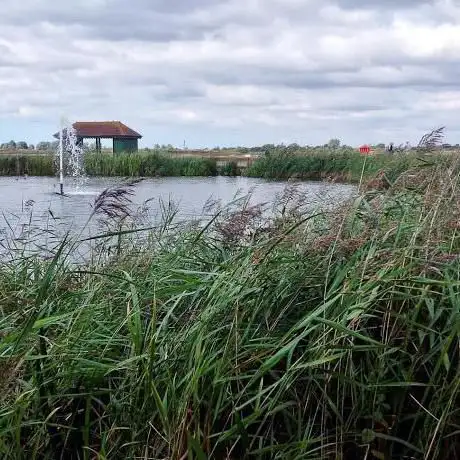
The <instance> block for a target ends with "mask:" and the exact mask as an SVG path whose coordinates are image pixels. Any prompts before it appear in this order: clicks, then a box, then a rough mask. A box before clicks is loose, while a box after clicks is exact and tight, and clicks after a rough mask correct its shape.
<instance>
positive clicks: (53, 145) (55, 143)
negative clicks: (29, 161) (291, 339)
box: [50, 141, 59, 150]
mask: <svg viewBox="0 0 460 460" xmlns="http://www.w3.org/2000/svg"><path fill="white" fill-rule="evenodd" d="M58 147H59V141H53V142H51V143H50V150H57V149H58Z"/></svg>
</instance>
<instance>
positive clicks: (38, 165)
mask: <svg viewBox="0 0 460 460" xmlns="http://www.w3.org/2000/svg"><path fill="white" fill-rule="evenodd" d="M24 174H28V175H30V176H53V175H54V164H53V156H51V155H49V156H48V155H36V156H33V155H17V156H3V155H0V176H16V175H20V176H22V175H24Z"/></svg>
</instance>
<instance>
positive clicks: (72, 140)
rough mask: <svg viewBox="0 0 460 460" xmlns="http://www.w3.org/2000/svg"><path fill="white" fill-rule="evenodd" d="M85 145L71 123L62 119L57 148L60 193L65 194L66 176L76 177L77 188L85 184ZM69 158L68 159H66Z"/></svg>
mask: <svg viewBox="0 0 460 460" xmlns="http://www.w3.org/2000/svg"><path fill="white" fill-rule="evenodd" d="M83 154H84V151H83V146H82V145H81V144H80V143H79V142H78V136H77V132H76V131H75V128H74V127H73V125H72V124H71V123H69V122H68V121H66V120H65V119H64V118H62V119H61V129H60V132H59V146H58V150H57V155H58V160H59V194H60V195H64V177H65V176H70V177H73V178H74V179H76V181H77V183H76V186H77V190H78V188H79V187H80V186H81V185H82V184H83V179H84V176H85V174H84V164H83ZM65 160H67V161H65Z"/></svg>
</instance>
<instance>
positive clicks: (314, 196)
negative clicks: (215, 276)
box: [0, 176, 356, 237]
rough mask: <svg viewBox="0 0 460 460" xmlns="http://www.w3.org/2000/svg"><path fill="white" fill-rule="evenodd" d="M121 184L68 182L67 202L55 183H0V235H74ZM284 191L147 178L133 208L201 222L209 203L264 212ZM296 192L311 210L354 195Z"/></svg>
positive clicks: (306, 185) (253, 184) (313, 188)
mask: <svg viewBox="0 0 460 460" xmlns="http://www.w3.org/2000/svg"><path fill="white" fill-rule="evenodd" d="M125 182H126V180H123V179H121V178H101V177H94V178H87V179H86V181H85V183H84V185H83V186H80V187H77V185H76V184H74V183H72V182H70V183H68V184H66V188H65V191H66V193H67V194H68V196H66V197H61V196H59V195H58V194H57V193H56V192H58V190H59V184H58V183H57V181H56V179H55V178H48V177H45V178H44V177H28V178H14V177H0V210H1V211H2V213H3V221H2V222H0V229H1V231H2V232H3V233H4V234H11V233H13V234H14V235H15V236H16V237H19V236H20V235H21V234H22V235H24V232H23V229H24V228H28V227H30V226H31V225H32V226H34V227H36V228H41V229H46V228H48V227H49V226H52V227H56V226H58V227H59V228H60V229H62V230H64V231H66V230H71V231H76V230H78V229H81V228H82V227H83V226H85V224H86V223H87V221H88V218H89V216H90V215H91V213H92V210H93V208H92V205H93V204H94V200H95V198H96V197H97V196H98V195H99V194H100V193H101V192H102V191H103V190H104V189H106V188H108V187H113V186H117V185H121V184H123V183H125ZM288 185H292V184H290V183H288V182H274V181H267V180H264V179H255V178H247V177H221V176H219V177H197V178H188V177H173V178H152V179H146V180H143V181H141V182H140V183H139V184H137V185H136V186H135V187H134V188H133V190H134V195H133V196H132V201H133V204H132V208H133V209H134V210H136V208H141V207H142V206H144V207H146V206H147V207H148V209H149V215H150V216H153V217H152V219H153V220H155V216H158V215H159V214H160V213H161V202H163V203H168V202H173V203H174V204H175V205H176V206H177V208H178V210H179V216H180V217H181V218H183V219H190V218H200V217H204V216H205V214H206V212H204V211H203V208H204V207H205V205H206V204H207V203H209V202H210V201H219V202H220V203H221V205H223V206H225V205H226V204H228V203H230V202H232V201H233V200H234V199H235V197H237V196H239V197H242V196H246V195H248V194H251V203H252V204H261V203H266V204H267V209H269V208H270V206H271V205H272V204H273V202H274V201H276V200H277V199H278V198H279V197H280V196H281V195H282V194H283V192H284V191H285V190H286V187H287V186H288ZM296 188H297V189H298V193H300V194H301V195H302V197H303V199H304V200H305V202H306V203H307V207H308V208H310V209H311V210H313V209H318V208H324V207H328V206H331V205H334V204H338V203H340V202H341V201H343V200H346V199H347V198H349V197H350V196H351V195H352V194H353V193H354V192H355V190H356V188H355V187H354V186H352V185H346V184H330V183H325V182H302V183H300V184H298V185H297V186H296ZM146 202H147V204H145V203H146Z"/></svg>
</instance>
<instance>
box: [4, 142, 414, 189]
mask: <svg viewBox="0 0 460 460" xmlns="http://www.w3.org/2000/svg"><path fill="white" fill-rule="evenodd" d="M53 162H54V158H53V157H52V156H38V155H37V156H32V155H28V156H18V157H8V156H0V175H4V176H15V175H23V174H28V175H31V176H53V175H54V174H55V173H56V165H54V163H53ZM417 162H418V160H417V155H416V154H398V155H393V156H389V155H377V156H370V157H364V156H362V155H360V154H359V153H357V152H353V151H349V150H346V151H343V152H340V151H338V152H336V153H334V152H332V151H323V152H322V151H319V152H316V153H310V154H308V155H296V154H292V153H286V152H285V153H275V154H270V155H267V156H264V157H261V158H260V159H258V160H255V161H254V163H253V164H252V165H251V167H250V168H249V169H248V170H246V171H244V170H243V171H242V173H243V174H245V175H248V176H250V177H262V178H267V179H291V178H297V179H312V180H322V179H326V180H335V181H342V182H358V181H360V180H361V175H363V177H364V179H368V178H370V177H372V176H373V175H375V174H376V173H377V172H378V171H382V170H383V171H385V173H386V175H387V177H389V178H390V179H391V180H393V179H394V178H396V177H397V176H398V175H399V174H400V173H401V172H403V171H406V170H407V169H408V168H410V167H411V166H412V165H414V164H416V163H417ZM85 170H86V173H87V174H88V175H90V176H122V177H156V176H172V177H173V176H214V175H217V174H222V175H226V176H234V175H237V174H239V173H240V170H239V168H238V167H237V165H236V163H232V162H230V163H229V164H227V165H224V166H222V167H220V168H217V167H216V161H215V160H214V159H210V158H198V157H196V158H171V157H169V156H166V155H162V154H158V153H151V152H150V153H145V152H140V153H139V154H131V155H119V156H112V155H97V154H87V155H86V157H85Z"/></svg>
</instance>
